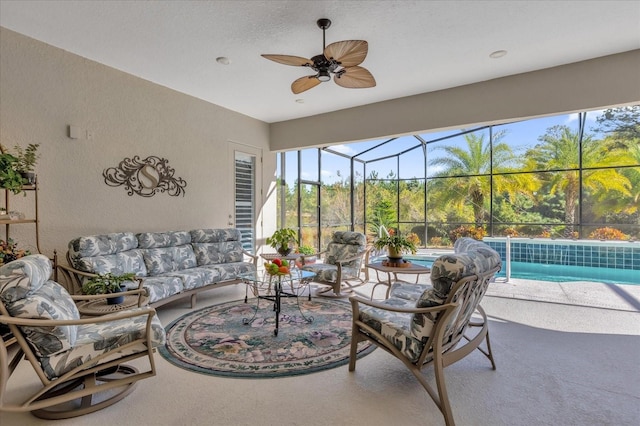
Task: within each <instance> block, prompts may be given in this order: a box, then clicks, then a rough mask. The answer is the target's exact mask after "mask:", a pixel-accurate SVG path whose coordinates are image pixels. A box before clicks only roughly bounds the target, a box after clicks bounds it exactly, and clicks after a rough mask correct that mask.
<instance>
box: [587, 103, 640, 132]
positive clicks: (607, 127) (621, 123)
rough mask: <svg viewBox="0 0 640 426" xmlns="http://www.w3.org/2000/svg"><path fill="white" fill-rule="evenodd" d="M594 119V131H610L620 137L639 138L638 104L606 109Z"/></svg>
mask: <svg viewBox="0 0 640 426" xmlns="http://www.w3.org/2000/svg"><path fill="white" fill-rule="evenodd" d="M596 121H597V122H598V127H596V128H595V131H599V132H612V133H614V134H615V135H616V136H617V137H618V138H621V139H634V138H635V139H638V138H640V105H632V106H626V107H619V108H610V109H607V110H605V111H604V112H603V113H602V115H601V116H600V117H598V118H597V119H596Z"/></svg>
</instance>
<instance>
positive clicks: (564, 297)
mask: <svg viewBox="0 0 640 426" xmlns="http://www.w3.org/2000/svg"><path fill="white" fill-rule="evenodd" d="M486 295H487V296H493V297H504V298H511V299H521V300H532V301H537V302H548V303H560V304H566V305H572V306H576V305H577V306H586V307H595V308H605V309H615V310H621V311H631V312H640V285H626V284H605V283H596V282H590V281H571V282H563V283H556V282H549V281H536V280H523V279H516V278H512V279H510V280H509V282H506V281H505V278H500V277H498V278H496V280H495V281H494V282H492V283H491V284H490V285H489V289H488V290H487V293H486Z"/></svg>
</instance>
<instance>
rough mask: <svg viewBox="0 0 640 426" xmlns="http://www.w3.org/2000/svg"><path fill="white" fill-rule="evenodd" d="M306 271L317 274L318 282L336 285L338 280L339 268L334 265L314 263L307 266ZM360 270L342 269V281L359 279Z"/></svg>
mask: <svg viewBox="0 0 640 426" xmlns="http://www.w3.org/2000/svg"><path fill="white" fill-rule="evenodd" d="M303 269H304V270H305V271H311V272H315V274H316V278H315V279H316V280H319V281H325V282H330V283H335V282H336V280H337V279H338V267H337V266H336V265H333V264H326V263H312V264H310V265H305V266H304V268H303ZM358 272H359V271H358V268H351V267H345V268H342V279H345V278H350V277H351V278H356V277H358Z"/></svg>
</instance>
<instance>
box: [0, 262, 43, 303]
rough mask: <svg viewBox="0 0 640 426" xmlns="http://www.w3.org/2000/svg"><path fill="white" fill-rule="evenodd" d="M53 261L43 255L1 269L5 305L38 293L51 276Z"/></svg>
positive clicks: (0, 282)
mask: <svg viewBox="0 0 640 426" xmlns="http://www.w3.org/2000/svg"><path fill="white" fill-rule="evenodd" d="M51 271H52V267H51V261H50V260H49V259H48V258H47V257H46V256H43V255H41V254H36V255H31V256H27V257H23V258H20V259H18V260H14V261H13V262H9V263H7V264H5V265H3V266H2V267H1V268H0V298H2V301H3V302H5V303H11V302H15V301H16V300H20V299H23V298H24V297H25V296H27V295H28V294H32V293H33V292H35V291H38V289H39V288H40V287H42V285H43V284H44V283H45V282H47V280H48V279H49V277H50V276H51Z"/></svg>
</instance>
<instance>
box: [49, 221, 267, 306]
mask: <svg viewBox="0 0 640 426" xmlns="http://www.w3.org/2000/svg"><path fill="white" fill-rule="evenodd" d="M257 260H258V259H257V256H254V255H252V254H250V253H248V252H247V251H245V250H244V249H243V248H242V243H241V235H240V231H239V230H238V229H236V228H225V229H194V230H191V231H168V232H143V233H138V234H134V233H133V232H119V233H112V234H104V235H91V236H84V237H78V238H75V239H73V240H71V241H70V242H69V247H68V252H67V262H68V263H69V265H58V270H59V272H60V275H62V278H63V279H64V281H65V284H66V285H67V287H68V289H69V291H70V292H71V293H73V294H79V293H80V292H81V287H82V283H83V282H84V280H86V279H87V278H88V277H92V276H95V275H97V274H106V273H112V274H114V275H122V274H125V273H129V272H133V273H135V274H136V277H137V278H138V279H140V280H142V283H143V286H144V288H145V289H146V291H147V295H148V303H149V305H151V306H154V307H157V306H160V305H164V304H166V303H169V302H171V301H174V300H177V299H181V298H187V297H190V298H191V307H193V306H195V302H196V294H197V293H198V292H200V291H203V290H208V289H211V288H216V287H221V286H224V285H229V284H237V283H239V282H241V281H240V280H238V279H237V278H236V277H237V275H238V274H240V273H245V272H251V271H255V270H256V266H257ZM132 286H135V287H137V284H134V283H132Z"/></svg>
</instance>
